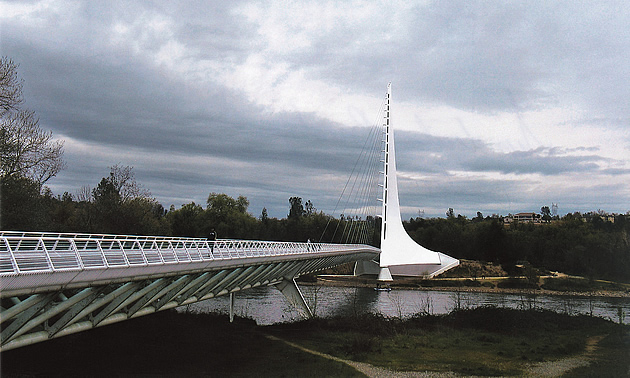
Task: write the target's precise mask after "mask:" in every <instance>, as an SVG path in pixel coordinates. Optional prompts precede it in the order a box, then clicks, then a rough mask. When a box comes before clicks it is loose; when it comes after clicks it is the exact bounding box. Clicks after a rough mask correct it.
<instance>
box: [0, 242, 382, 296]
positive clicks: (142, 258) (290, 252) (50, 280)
mask: <svg viewBox="0 0 630 378" xmlns="http://www.w3.org/2000/svg"><path fill="white" fill-rule="evenodd" d="M357 250H369V251H371V252H373V253H375V254H376V253H378V249H376V248H373V247H369V246H360V245H356V244H325V243H296V242H271V241H253V240H223V239H222V240H217V241H208V240H206V239H200V238H177V237H158V236H132V235H92V234H54V233H34V232H28V233H26V232H14V231H1V232H0V296H2V297H6V296H11V295H17V294H21V293H32V292H38V291H39V292H41V291H46V290H48V289H47V288H54V287H59V288H62V287H81V286H86V285H87V284H107V283H111V282H116V281H118V282H121V281H124V280H126V279H133V278H134V277H140V278H142V277H151V276H155V275H160V274H181V273H183V272H187V271H200V270H204V269H208V268H210V267H211V265H225V264H226V263H227V262H235V261H239V260H244V259H265V258H272V259H274V258H282V257H289V256H294V257H296V256H298V255H300V256H302V255H303V256H304V257H305V258H306V257H307V256H312V255H317V254H329V253H332V254H336V253H344V252H348V253H352V252H353V251H357ZM50 273H54V274H50Z"/></svg>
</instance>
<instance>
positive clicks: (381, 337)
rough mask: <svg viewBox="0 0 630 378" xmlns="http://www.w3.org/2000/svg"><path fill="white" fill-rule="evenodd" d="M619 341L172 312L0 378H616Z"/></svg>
mask: <svg viewBox="0 0 630 378" xmlns="http://www.w3.org/2000/svg"><path fill="white" fill-rule="evenodd" d="M627 331H628V329H627V326H621V325H619V324H615V323H612V322H610V321H605V320H603V319H598V318H590V317H586V316H568V315H561V314H556V313H552V312H546V311H544V312H543V311H518V310H509V309H503V308H478V309H474V310H464V311H457V312H453V313H451V314H449V315H443V316H419V317H416V318H413V319H409V320H405V321H401V320H399V319H385V318H383V317H380V316H376V315H369V314H367V315H362V316H358V317H348V318H337V319H313V320H309V321H304V322H299V323H293V324H284V325H274V326H267V327H258V326H256V325H255V324H254V323H253V322H252V321H249V320H243V319H238V320H237V321H236V322H235V323H232V324H230V323H229V322H228V321H227V319H226V317H224V316H216V315H201V314H184V313H177V312H174V311H169V312H165V313H158V314H154V315H150V316H146V317H143V318H138V319H133V320H129V321H126V322H123V323H119V324H114V325H110V326H106V327H102V328H99V329H96V330H93V331H88V332H84V333H80V334H76V335H70V336H66V337H62V338H60V339H56V340H51V341H48V342H44V343H40V344H37V345H33V346H30V347H25V348H21V349H16V350H12V351H7V352H4V353H2V355H1V358H2V360H1V362H2V377H15V376H59V377H61V376H64V377H66V376H102V377H105V376H107V377H111V376H118V377H124V376H139V375H141V376H222V377H223V376H231V377H232V376H236V377H254V376H256V377H261V376H263V377H283V376H284V377H296V376H300V377H303V376H313V377H315V376H316V377H353V376H364V375H363V374H362V373H360V372H359V371H357V370H356V369H355V368H353V367H351V366H349V364H348V363H344V362H343V361H341V360H340V359H343V360H352V361H359V362H364V363H367V364H370V365H374V366H377V367H382V368H386V369H390V370H393V371H434V372H454V373H456V374H463V375H467V376H470V375H481V376H488V375H492V376H519V375H523V374H530V373H531V372H532V371H533V370H532V369H539V370H538V371H537V372H538V373H539V374H542V376H551V375H552V374H551V373H557V372H561V373H566V374H568V376H576V377H583V376H593V377H602V376H606V377H625V376H628V372H629V371H630V370H629V369H630V362H629V361H630V360H629V359H628V357H629V350H630V349H629V343H628V337H627V335H626V334H627ZM269 335H273V336H274V337H273V338H270V337H268V336H269ZM283 340H284V341H287V342H291V343H293V344H289V343H287V342H283ZM300 347H303V348H307V349H310V350H311V351H318V352H320V353H323V354H325V355H322V354H319V355H315V354H313V353H309V352H308V351H305V350H304V349H303V348H302V349H300ZM333 358H337V359H336V360H335V359H333ZM569 362H570V364H569V365H568V366H569V367H573V369H564V370H562V369H560V370H558V369H557V366H556V368H555V370H554V366H555V365H554V364H556V363H557V365H558V366H560V365H561V364H565V365H566V364H567V363H569ZM571 364H573V365H571ZM540 369H552V370H540ZM541 371H542V373H541ZM546 373H549V374H546ZM392 374H394V373H392Z"/></svg>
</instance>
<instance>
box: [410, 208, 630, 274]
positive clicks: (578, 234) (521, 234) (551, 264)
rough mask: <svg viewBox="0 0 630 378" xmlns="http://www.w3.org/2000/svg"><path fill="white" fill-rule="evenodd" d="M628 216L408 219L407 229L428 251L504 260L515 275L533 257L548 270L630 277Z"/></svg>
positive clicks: (505, 265)
mask: <svg viewBox="0 0 630 378" xmlns="http://www.w3.org/2000/svg"><path fill="white" fill-rule="evenodd" d="M629 218H630V216H628V215H618V216H617V217H616V218H615V222H614V223H612V222H604V221H602V220H601V218H599V217H595V218H593V220H592V221H588V222H584V221H582V220H581V218H578V217H577V216H576V215H573V214H569V215H567V216H566V217H564V218H563V219H561V220H557V221H554V222H552V223H546V224H531V223H514V224H512V225H511V226H510V227H505V226H504V225H503V222H502V221H501V219H499V218H485V219H484V220H483V221H479V219H478V218H474V219H473V220H471V221H468V220H465V219H463V220H462V219H460V218H455V217H450V218H448V219H443V218H436V219H422V218H417V219H411V220H410V221H409V222H405V227H406V228H407V231H408V232H409V234H410V235H411V236H412V237H413V238H414V239H415V240H416V241H417V242H418V243H420V244H422V245H423V246H425V247H427V248H429V249H432V250H435V251H440V252H444V253H446V254H448V255H451V256H453V257H456V258H460V259H469V260H482V261H490V262H494V263H497V264H501V265H502V266H504V267H505V269H506V270H507V271H508V272H511V273H516V272H515V271H514V269H513V268H514V265H515V264H516V262H517V261H528V262H529V263H530V264H531V265H533V266H535V267H538V268H542V269H545V270H549V271H562V272H565V273H569V274H574V275H583V276H587V277H591V278H602V279H612V280H621V281H630V275H629V273H628V272H630V221H629V220H628V219H629Z"/></svg>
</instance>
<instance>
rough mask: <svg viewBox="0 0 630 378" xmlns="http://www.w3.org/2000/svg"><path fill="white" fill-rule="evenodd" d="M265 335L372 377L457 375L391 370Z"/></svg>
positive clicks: (400, 377)
mask: <svg viewBox="0 0 630 378" xmlns="http://www.w3.org/2000/svg"><path fill="white" fill-rule="evenodd" d="M266 337H267V338H268V339H270V340H275V341H280V342H283V343H285V344H287V345H289V346H292V347H294V348H297V349H299V350H301V351H303V352H306V353H310V354H314V355H316V356H320V357H323V358H327V359H329V360H333V361H337V362H342V363H344V364H346V365H348V366H351V367H353V368H355V369H356V370H357V371H359V372H360V373H363V374H365V375H366V376H368V377H372V378H390V377H395V378H412V377H414V378H415V377H418V378H425V377H426V378H447V377H458V375H457V374H455V373H451V372H448V373H440V372H432V371H426V372H420V371H393V370H389V369H385V368H382V367H378V366H373V365H370V364H367V363H364V362H356V361H352V360H344V359H342V358H339V357H335V356H331V355H330V354H326V353H321V352H318V351H316V350H312V349H308V348H304V347H303V346H301V345H298V344H296V343H292V342H290V341H287V340H283V339H281V338H279V337H276V336H271V335H266Z"/></svg>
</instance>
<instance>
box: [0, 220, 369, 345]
mask: <svg viewBox="0 0 630 378" xmlns="http://www.w3.org/2000/svg"><path fill="white" fill-rule="evenodd" d="M378 253H379V250H378V249H376V248H373V247H370V246H365V245H340V244H320V243H280V242H259V241H242V240H218V241H216V242H214V243H213V242H209V241H207V240H204V239H187V238H164V237H145V236H126V235H124V236H122V235H84V234H50V233H46V234H44V233H41V234H34V233H29V234H26V233H15V232H0V298H1V308H0V326H1V328H2V331H1V334H0V339H1V347H0V350H9V349H13V348H17V347H20V346H25V345H30V344H33V343H37V342H40V341H44V340H48V339H51V338H55V337H60V336H64V335H68V334H72V333H76V332H80V331H84V330H88V329H92V328H94V327H98V326H103V325H106V324H111V323H115V322H119V321H123V320H126V319H129V318H134V317H138V316H142V315H147V314H151V313H154V312H157V311H161V310H166V309H170V308H174V307H178V306H182V305H187V304H190V303H194V302H198V301H201V300H205V299H209V298H213V297H217V296H221V295H226V294H232V293H235V292H238V291H241V290H246V289H249V288H252V287H257V286H263V285H275V286H276V287H277V288H278V289H279V290H281V291H282V293H283V294H285V296H286V297H287V298H288V299H289V301H290V302H291V303H293V304H294V305H295V306H296V308H298V309H301V310H302V311H303V313H305V315H309V314H310V310H309V309H308V306H306V303H305V302H304V298H303V297H302V295H301V293H300V291H299V288H298V287H297V285H296V284H295V278H296V277H298V276H300V275H303V274H307V273H310V272H315V271H319V270H323V269H327V268H330V267H333V266H337V265H341V264H344V263H348V262H353V261H357V260H371V259H374V258H375V256H376V255H378Z"/></svg>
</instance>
